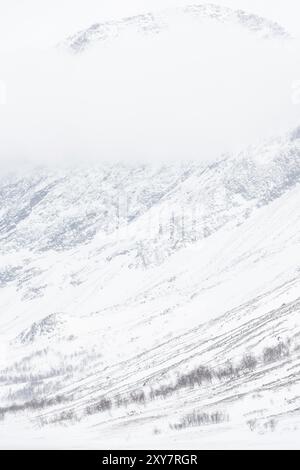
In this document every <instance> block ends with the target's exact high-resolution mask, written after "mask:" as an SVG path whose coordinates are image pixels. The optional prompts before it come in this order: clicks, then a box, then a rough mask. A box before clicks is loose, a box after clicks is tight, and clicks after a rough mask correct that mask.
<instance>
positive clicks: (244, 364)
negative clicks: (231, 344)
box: [239, 354, 258, 371]
mask: <svg viewBox="0 0 300 470" xmlns="http://www.w3.org/2000/svg"><path fill="white" fill-rule="evenodd" d="M257 364H258V360H257V359H256V357H255V356H253V355H252V354H245V356H243V359H242V360H241V363H240V367H239V369H240V370H242V371H248V370H254V369H255V368H256V366H257Z"/></svg>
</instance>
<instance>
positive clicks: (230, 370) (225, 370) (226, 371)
mask: <svg viewBox="0 0 300 470" xmlns="http://www.w3.org/2000/svg"><path fill="white" fill-rule="evenodd" d="M238 373H239V371H238V369H235V368H234V367H233V365H232V363H231V362H230V361H228V362H227V363H226V365H225V366H224V367H221V368H220V369H218V370H217V371H216V372H215V376H216V377H217V379H218V380H227V379H231V378H232V377H236V376H238Z"/></svg>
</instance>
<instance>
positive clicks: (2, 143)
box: [0, 24, 300, 165]
mask: <svg viewBox="0 0 300 470" xmlns="http://www.w3.org/2000/svg"><path fill="white" fill-rule="evenodd" d="M298 52H299V49H298V44H297V43H296V42H295V41H286V40H284V41H280V40H278V39H277V40H272V39H269V40H260V39H258V38H257V37H255V36H254V35H251V34H249V33H246V32H243V31H242V30H241V28H238V27H236V28H235V27H228V26H225V25H213V24H207V25H205V24H202V25H199V24H198V25H197V26H194V27H191V25H186V27H180V28H179V29H178V28H177V27H176V26H175V27H174V29H173V30H172V29H171V30H170V31H165V32H162V33H160V34H157V35H153V36H142V35H132V36H131V35H128V36H125V37H122V38H120V39H115V40H112V41H111V42H108V43H103V44H101V43H98V44H97V45H95V46H93V47H91V48H90V49H87V51H85V52H84V53H83V54H79V55H73V54H71V53H69V52H67V51H63V50H61V49H55V50H51V51H49V52H48V53H41V52H37V53H30V54H25V53H23V55H19V54H18V53H15V54H10V55H6V56H4V55H3V57H1V63H2V68H1V75H2V76H0V79H1V83H2V84H3V89H5V102H4V101H3V103H2V105H0V126H1V127H0V129H1V134H0V161H1V163H2V164H4V165H7V164H11V163H12V162H13V163H14V162H16V163H19V162H33V163H35V164H45V163H47V164H49V163H51V162H53V163H55V164H58V163H70V162H76V161H80V162H86V161H87V162H89V161H104V160H113V159H117V160H131V159H133V160H136V159H137V160H153V159H155V160H158V161H166V160H173V159H199V160H200V161H205V160H212V159H215V158H217V157H219V156H220V155H221V154H223V153H228V152H236V151H238V150H239V149H241V148H243V147H245V146H247V145H248V144H252V143H255V142H257V141H259V140H261V139H263V138H268V137H270V136H273V135H277V134H279V133H282V132H285V131H286V130H288V129H289V128H291V127H293V126H296V125H297V124H299V121H298V117H299V104H297V103H296V102H295V94H296V91H295V83H298V81H299V79H300V67H299V61H298V58H297V57H298V56H299V54H298Z"/></svg>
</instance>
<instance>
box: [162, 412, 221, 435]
mask: <svg viewBox="0 0 300 470" xmlns="http://www.w3.org/2000/svg"><path fill="white" fill-rule="evenodd" d="M224 421H228V416H227V415H224V414H223V413H220V412H219V411H216V412H214V413H199V412H197V411H194V412H193V413H191V414H188V415H186V416H184V417H183V418H182V419H181V420H180V422H179V423H175V424H173V425H171V426H170V427H171V428H172V429H176V430H180V429H185V428H188V427H193V426H203V425H205V424H218V423H222V422H224Z"/></svg>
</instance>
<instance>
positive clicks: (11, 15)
mask: <svg viewBox="0 0 300 470" xmlns="http://www.w3.org/2000/svg"><path fill="white" fill-rule="evenodd" d="M193 3H194V4H198V3H216V4H220V5H225V6H229V7H234V8H241V9H246V10H248V11H252V12H254V13H257V14H260V15H264V16H267V17H269V18H272V19H273V20H276V21H279V22H281V24H283V26H285V27H286V28H287V29H289V30H290V31H291V32H292V33H293V34H294V35H298V34H299V14H300V6H299V4H300V2H299V0H216V1H215V2H214V1H213V0H210V1H208V0H202V1H201V0H194V1H193V0H0V50H1V51H4V50H6V51H11V50H14V49H16V48H17V49H20V48H28V47H30V48H31V47H33V48H43V47H48V46H49V45H52V44H53V43H56V42H59V41H60V40H62V39H63V38H64V37H65V36H66V35H69V34H70V33H73V32H75V31H76V30H77V29H81V28H85V27H86V26H88V25H89V24H90V23H93V22H99V21H102V20H107V19H111V18H117V17H123V16H126V15H132V14H136V13H142V12H147V11H154V10H159V9H164V8H169V7H174V6H180V5H187V4H193Z"/></svg>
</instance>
